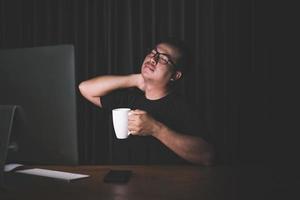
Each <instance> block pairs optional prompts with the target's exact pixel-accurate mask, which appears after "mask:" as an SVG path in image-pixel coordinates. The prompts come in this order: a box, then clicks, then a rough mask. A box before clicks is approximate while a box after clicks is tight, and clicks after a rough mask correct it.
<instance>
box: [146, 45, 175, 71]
mask: <svg viewBox="0 0 300 200" xmlns="http://www.w3.org/2000/svg"><path fill="white" fill-rule="evenodd" d="M148 56H150V57H151V58H154V59H155V60H156V62H159V63H160V64H163V65H166V64H168V63H171V64H172V65H173V66H174V67H176V65H175V63H174V62H173V61H172V60H171V59H170V56H169V55H168V54H164V53H159V52H158V51H157V49H153V50H152V51H150V53H149V54H148Z"/></svg>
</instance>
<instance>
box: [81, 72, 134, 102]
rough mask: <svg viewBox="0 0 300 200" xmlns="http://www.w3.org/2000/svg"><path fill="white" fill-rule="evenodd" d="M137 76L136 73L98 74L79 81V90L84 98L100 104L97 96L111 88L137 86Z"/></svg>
mask: <svg viewBox="0 0 300 200" xmlns="http://www.w3.org/2000/svg"><path fill="white" fill-rule="evenodd" d="M137 76H138V75H137V74H132V75H126V76H114V75H107V76H99V77H95V78H92V79H90V80H86V81H83V82H82V83H80V85H79V90H80V92H81V94H82V95H83V96H84V97H85V98H86V99H88V100H89V101H91V102H92V103H94V104H96V105H99V106H101V103H100V99H99V97H101V96H104V95H106V94H108V93H109V92H111V91H113V90H117V89H122V88H129V87H137V84H138V82H137V80H138V79H137Z"/></svg>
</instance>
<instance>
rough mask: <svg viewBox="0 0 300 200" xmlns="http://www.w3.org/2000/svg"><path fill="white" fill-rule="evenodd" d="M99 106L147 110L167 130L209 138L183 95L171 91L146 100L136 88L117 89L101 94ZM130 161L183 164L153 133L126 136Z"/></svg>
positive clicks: (133, 162)
mask: <svg viewBox="0 0 300 200" xmlns="http://www.w3.org/2000/svg"><path fill="white" fill-rule="evenodd" d="M101 103H102V107H103V108H104V109H105V110H107V111H111V110H113V109H115V108H131V109H132V110H134V109H140V110H144V111H146V112H147V113H148V114H150V115H151V116H152V117H153V118H154V119H155V120H157V121H159V122H161V123H163V124H164V125H166V126H167V127H169V128H170V129H172V130H174V131H176V132H178V133H181V134H187V135H193V136H199V137H201V138H202V139H204V140H207V141H208V140H209V137H208V136H209V135H208V133H207V132H206V131H203V127H202V123H201V122H200V120H199V119H198V118H197V116H196V114H195V113H194V112H193V110H191V109H190V108H189V106H188V105H187V104H186V103H185V101H184V100H183V98H182V96H180V95H178V94H175V93H170V94H168V95H167V96H165V97H163V98H161V99H158V100H149V99H147V98H146V97H145V95H144V93H143V92H141V91H139V90H136V89H126V90H117V91H114V92H111V93H109V94H108V95H106V96H103V97H101ZM126 146H127V148H126V150H127V151H128V154H129V160H128V162H129V164H147V163H148V164H159V163H165V164H167V163H170V164H180V163H186V161H185V160H183V159H182V158H180V157H179V156H177V155H176V154H175V153H174V152H173V151H172V150H170V149H169V148H168V147H166V146H165V145H164V144H163V143H161V142H160V141H159V140H158V139H156V138H154V137H152V136H133V135H130V136H129V137H128V139H126Z"/></svg>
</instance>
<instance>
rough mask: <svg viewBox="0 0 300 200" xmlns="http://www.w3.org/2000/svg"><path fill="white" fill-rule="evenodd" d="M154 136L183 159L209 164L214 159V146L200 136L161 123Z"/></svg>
mask: <svg viewBox="0 0 300 200" xmlns="http://www.w3.org/2000/svg"><path fill="white" fill-rule="evenodd" d="M157 127H158V128H157V129H156V131H155V132H154V133H153V136H154V137H156V138H157V139H158V140H160V141H161V142H162V143H163V144H165V145H166V146H167V147H168V148H170V149H171V150H172V151H174V152H175V153H176V154H177V155H179V156H180V157H182V158H183V159H185V160H187V161H189V162H191V163H195V164H202V165H205V166H209V165H211V164H212V161H213V154H214V153H213V148H212V147H211V145H209V144H208V143H207V142H206V141H204V140H203V139H201V138H199V137H195V136H189V135H184V134H180V133H177V132H175V131H173V130H171V129H169V128H168V127H166V126H165V125H163V124H161V123H159V125H158V126H157Z"/></svg>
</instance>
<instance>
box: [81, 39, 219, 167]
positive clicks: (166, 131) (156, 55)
mask: <svg viewBox="0 0 300 200" xmlns="http://www.w3.org/2000/svg"><path fill="white" fill-rule="evenodd" d="M183 60H184V52H183V50H182V49H181V47H180V45H177V44H176V43H173V42H169V41H168V42H167V41H166V42H161V43H159V44H158V45H157V46H156V47H155V48H154V49H153V50H152V51H150V52H149V53H148V54H147V55H146V57H145V59H144V62H143V64H142V66H141V73H140V74H131V75H125V76H113V75H107V76H99V77H95V78H93V79H90V80H87V81H84V82H82V83H81V84H80V85H79V90H80V92H81V94H82V95H83V96H84V97H85V98H86V99H87V100H89V101H90V102H92V103H93V104H95V105H97V106H100V107H102V108H103V109H107V110H109V111H111V110H112V109H114V108H118V107H129V108H131V109H132V110H133V111H131V113H130V115H129V119H128V129H129V131H130V133H131V136H130V137H129V138H128V139H127V140H128V141H129V143H128V148H129V151H130V152H131V154H132V155H133V156H132V157H133V159H137V160H140V161H143V160H144V162H146V163H152V164H154V163H173V164H176V163H184V162H189V163H194V164H202V165H205V166H208V165H211V164H212V160H213V148H212V145H211V144H209V135H208V132H207V131H205V130H204V129H202V128H201V124H200V123H199V121H198V120H197V117H196V115H195V114H194V113H193V112H192V110H191V109H189V108H188V106H187V104H186V103H185V102H184V100H183V98H182V97H181V96H180V95H178V94H176V93H175V91H173V90H172V89H173V85H174V83H176V81H178V80H179V79H180V78H181V77H182V75H183V70H182V69H183V62H182V61H183ZM129 88H138V89H139V90H137V89H136V90H132V89H129ZM138 91H139V92H138ZM136 163H140V162H139V161H137V162H136Z"/></svg>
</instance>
